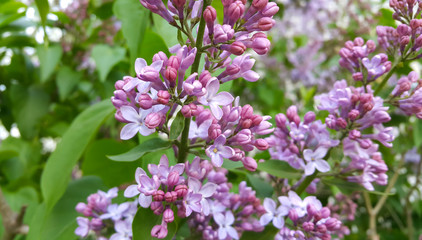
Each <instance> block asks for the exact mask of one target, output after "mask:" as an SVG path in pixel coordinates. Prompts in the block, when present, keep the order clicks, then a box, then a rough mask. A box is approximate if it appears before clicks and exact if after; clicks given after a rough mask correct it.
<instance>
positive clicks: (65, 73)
mask: <svg viewBox="0 0 422 240" xmlns="http://www.w3.org/2000/svg"><path fill="white" fill-rule="evenodd" d="M81 78H82V72H75V71H74V70H73V69H71V68H70V67H68V66H64V67H61V68H60V70H59V72H58V73H57V77H56V84H57V88H58V89H59V96H60V101H64V100H66V98H67V96H68V95H69V93H71V92H72V90H73V89H74V88H75V87H76V85H77V84H78V82H79V81H80V80H81Z"/></svg>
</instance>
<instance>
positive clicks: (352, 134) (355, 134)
mask: <svg viewBox="0 0 422 240" xmlns="http://www.w3.org/2000/svg"><path fill="white" fill-rule="evenodd" d="M360 137H361V133H360V131H359V130H356V129H353V130H352V131H350V132H349V138H350V139H352V140H356V139H358V138H360Z"/></svg>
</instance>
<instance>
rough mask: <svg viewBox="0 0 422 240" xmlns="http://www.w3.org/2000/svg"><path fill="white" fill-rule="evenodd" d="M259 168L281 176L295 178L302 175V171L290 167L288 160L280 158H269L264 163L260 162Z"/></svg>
mask: <svg viewBox="0 0 422 240" xmlns="http://www.w3.org/2000/svg"><path fill="white" fill-rule="evenodd" d="M258 170H260V171H264V172H267V173H268V174H271V175H273V176H275V177H279V178H288V179H295V178H300V177H301V176H302V174H301V173H299V172H298V171H297V170H295V169H294V168H292V167H290V165H289V164H288V163H287V162H284V161H280V160H268V161H265V162H263V163H258Z"/></svg>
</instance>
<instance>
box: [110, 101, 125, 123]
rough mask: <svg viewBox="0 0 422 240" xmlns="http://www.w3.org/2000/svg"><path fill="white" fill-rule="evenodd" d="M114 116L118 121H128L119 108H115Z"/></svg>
mask: <svg viewBox="0 0 422 240" xmlns="http://www.w3.org/2000/svg"><path fill="white" fill-rule="evenodd" d="M113 104H114V103H113ZM114 118H116V120H117V121H119V122H124V123H127V122H129V121H128V120H126V119H125V118H124V117H123V115H122V112H121V111H120V109H117V111H116V113H115V114H114Z"/></svg>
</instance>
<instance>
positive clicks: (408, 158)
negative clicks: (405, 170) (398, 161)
mask: <svg viewBox="0 0 422 240" xmlns="http://www.w3.org/2000/svg"><path fill="white" fill-rule="evenodd" d="M420 160H421V155H420V154H419V153H418V149H417V148H416V147H413V148H412V149H410V150H409V151H407V152H406V154H405V155H404V161H405V162H407V163H413V164H418V163H419V161H420Z"/></svg>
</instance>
